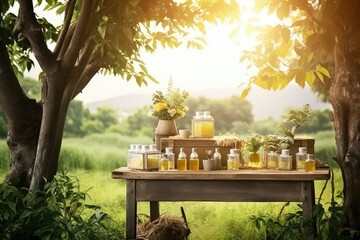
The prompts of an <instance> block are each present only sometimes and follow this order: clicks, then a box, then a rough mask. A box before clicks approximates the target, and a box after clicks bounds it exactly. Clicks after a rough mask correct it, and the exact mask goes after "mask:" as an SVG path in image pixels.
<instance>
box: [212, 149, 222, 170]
mask: <svg viewBox="0 0 360 240" xmlns="http://www.w3.org/2000/svg"><path fill="white" fill-rule="evenodd" d="M213 158H214V161H215V169H221V154H220V152H219V148H215V152H214V156H213Z"/></svg>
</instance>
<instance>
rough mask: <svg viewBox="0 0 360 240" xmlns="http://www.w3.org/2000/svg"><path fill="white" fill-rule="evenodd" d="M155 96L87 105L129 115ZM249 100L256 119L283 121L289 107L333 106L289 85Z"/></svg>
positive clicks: (224, 93)
mask: <svg viewBox="0 0 360 240" xmlns="http://www.w3.org/2000/svg"><path fill="white" fill-rule="evenodd" d="M234 95H235V96H236V95H238V96H239V95H240V89H236V88H234V89H217V90H204V91H197V92H190V96H191V97H195V98H196V97H200V96H203V97H206V98H213V99H225V98H229V97H230V96H234ZM151 97H152V96H151V94H148V95H146V94H131V95H122V96H118V97H115V98H109V99H106V100H101V101H96V102H92V103H88V104H86V106H87V107H88V108H89V109H90V111H92V112H93V111H96V109H97V108H98V107H101V106H105V105H109V106H113V107H115V108H116V109H117V110H118V111H119V115H120V116H127V115H128V114H130V113H131V112H132V111H133V110H134V109H135V108H140V107H143V106H148V105H149V104H151ZM247 100H248V101H249V102H250V103H251V104H252V105H253V115H254V117H255V119H256V120H260V119H266V118H269V117H272V118H274V119H278V118H280V116H281V114H282V113H283V112H284V110H285V109H287V108H293V107H301V106H303V105H304V104H306V103H308V104H310V105H311V107H312V108H313V109H326V108H330V107H331V106H330V104H329V103H322V102H319V101H318V99H317V97H316V95H315V94H313V93H312V92H311V90H310V89H309V88H304V89H301V88H299V87H298V86H296V85H289V86H288V87H287V88H286V89H284V90H282V91H278V92H274V91H266V90H263V89H260V88H257V87H254V88H253V90H252V91H251V92H250V94H249V96H248V97H247Z"/></svg>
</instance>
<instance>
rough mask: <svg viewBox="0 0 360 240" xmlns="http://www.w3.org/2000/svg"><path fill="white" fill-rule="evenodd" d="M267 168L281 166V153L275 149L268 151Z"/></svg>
mask: <svg viewBox="0 0 360 240" xmlns="http://www.w3.org/2000/svg"><path fill="white" fill-rule="evenodd" d="M267 168H269V169H278V168H279V155H278V154H277V153H276V152H274V151H270V152H268V153H267Z"/></svg>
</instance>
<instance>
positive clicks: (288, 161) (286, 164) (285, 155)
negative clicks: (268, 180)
mask: <svg viewBox="0 0 360 240" xmlns="http://www.w3.org/2000/svg"><path fill="white" fill-rule="evenodd" d="M279 169H280V170H291V169H292V156H290V154H289V150H288V149H283V150H281V154H280V156H279Z"/></svg>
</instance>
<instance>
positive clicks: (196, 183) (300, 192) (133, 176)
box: [112, 167, 330, 239]
mask: <svg viewBox="0 0 360 240" xmlns="http://www.w3.org/2000/svg"><path fill="white" fill-rule="evenodd" d="M112 178H113V179H124V180H126V191H127V196H126V204H127V207H126V238H127V239H135V238H136V215H137V202H138V201H149V202H150V218H151V220H154V219H156V218H157V217H158V216H159V214H160V212H159V201H218V202H302V203H303V213H304V216H311V215H312V211H311V209H312V208H313V206H314V204H315V190H314V181H315V180H327V179H329V178H330V171H329V169H328V168H321V169H317V170H316V171H315V172H314V173H306V172H304V171H300V170H292V171H280V170H270V169H240V170H238V171H226V170H221V171H203V170H200V171H177V170H175V171H166V172H160V171H133V170H130V169H128V168H127V167H122V168H118V169H115V170H114V171H113V172H112Z"/></svg>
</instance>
